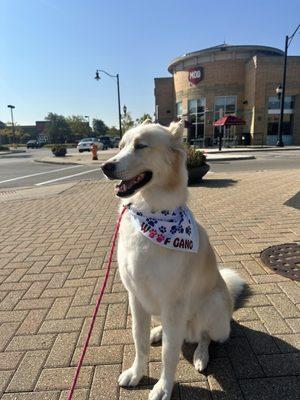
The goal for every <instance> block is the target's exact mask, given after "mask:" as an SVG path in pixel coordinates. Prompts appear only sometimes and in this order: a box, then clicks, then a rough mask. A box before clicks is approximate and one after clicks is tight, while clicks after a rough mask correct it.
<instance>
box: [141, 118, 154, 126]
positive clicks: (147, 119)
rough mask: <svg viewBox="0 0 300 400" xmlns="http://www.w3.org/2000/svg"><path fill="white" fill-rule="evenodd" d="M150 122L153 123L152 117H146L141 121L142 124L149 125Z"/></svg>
mask: <svg viewBox="0 0 300 400" xmlns="http://www.w3.org/2000/svg"><path fill="white" fill-rule="evenodd" d="M149 124H152V121H151V119H150V118H146V119H145V120H144V121H143V122H142V123H141V125H149Z"/></svg>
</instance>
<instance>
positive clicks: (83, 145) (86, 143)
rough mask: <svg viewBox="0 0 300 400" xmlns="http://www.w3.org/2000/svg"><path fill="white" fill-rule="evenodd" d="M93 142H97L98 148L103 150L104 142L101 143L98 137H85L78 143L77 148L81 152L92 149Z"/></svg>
mask: <svg viewBox="0 0 300 400" xmlns="http://www.w3.org/2000/svg"><path fill="white" fill-rule="evenodd" d="M92 144H95V145H96V146H97V149H98V150H103V148H104V146H103V143H101V142H100V141H99V140H98V139H97V138H84V139H81V140H80V142H79V143H78V145H77V149H78V151H79V153H82V152H83V151H90V150H91V145H92Z"/></svg>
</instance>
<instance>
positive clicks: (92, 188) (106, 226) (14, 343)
mask: <svg viewBox="0 0 300 400" xmlns="http://www.w3.org/2000/svg"><path fill="white" fill-rule="evenodd" d="M299 187H300V175H299V171H296V170H295V171H272V172H263V171H261V172H260V171H258V172H254V173H235V174H233V173H232V174H226V175H225V174H211V175H209V176H208V178H207V179H206V180H205V182H203V184H202V185H200V186H199V187H193V188H191V189H190V200H189V203H190V206H191V208H192V210H193V211H194V213H195V215H196V217H197V218H198V219H199V221H201V223H202V224H203V225H204V226H205V227H206V229H207V230H208V232H209V235H210V238H211V241H212V244H213V245H214V248H215V251H216V253H217V257H218V259H219V263H220V265H221V266H230V267H231V268H233V269H235V270H237V271H238V272H239V273H240V274H241V276H242V277H243V278H244V279H245V280H246V282H247V283H248V285H249V292H251V295H250V296H248V297H247V298H246V299H244V301H242V302H241V304H240V308H239V309H237V310H236V312H235V313H234V321H233V322H232V334H231V338H230V340H228V341H227V342H226V343H225V344H224V345H217V344H213V345H211V347H210V363H209V366H208V369H207V371H206V372H205V373H204V374H199V373H197V372H196V371H195V370H194V368H193V366H192V363H191V360H192V354H193V353H192V352H193V349H194V347H193V346H188V345H184V346H183V349H182V355H181V359H180V363H179V366H178V369H177V375H176V382H177V383H176V385H175V387H174V392H173V397H172V399H174V400H175V399H181V400H188V399H203V400H206V399H210V400H219V399H222V400H223V399H228V400H229V399H230V400H234V399H244V400H256V399H257V400H258V399H259V400H261V399H264V400H269V399H270V400H271V399H272V400H276V399H282V398H283V399H285V400H286V399H293V400H295V399H297V398H300V394H299V380H298V381H297V376H298V375H299V372H300V371H299V365H300V363H299V352H297V348H299V342H300V338H299V337H300V310H299V305H300V290H299V282H298V283H297V282H295V281H291V280H288V279H287V278H285V277H283V276H280V275H276V274H274V273H273V272H272V271H271V270H269V269H267V268H266V267H265V266H264V265H263V264H262V263H261V261H260V258H259V253H260V251H261V250H263V249H264V248H266V247H268V246H270V245H273V244H279V243H287V242H293V241H298V242H300V212H299V210H296V209H294V208H291V207H287V206H285V205H284V203H285V202H286V201H287V200H288V199H289V198H291V197H292V196H294V195H295V193H296V192H297V191H298V190H299ZM117 205H118V201H117V200H116V199H115V198H114V196H113V184H111V183H107V182H105V181H100V182H94V181H91V182H89V181H88V182H79V183H78V184H76V185H75V186H73V187H70V188H69V189H67V190H65V191H64V192H63V193H60V194H57V195H53V194H52V195H50V196H45V197H43V198H36V199H19V200H11V201H7V202H2V203H1V207H0V218H1V224H0V397H1V398H2V399H3V400H29V399H30V400H63V399H66V398H67V390H68V388H69V386H70V383H71V379H72V376H73V373H74V369H75V365H76V362H77V360H78V356H79V352H80V349H81V346H82V344H83V340H84V337H85V334H86V331H87V327H88V324H89V321H90V319H91V315H92V311H93V307H94V304H95V301H96V296H97V293H98V290H99V288H100V286H101V282H102V279H103V276H104V266H105V261H106V260H107V257H108V251H109V246H110V244H111V240H112V234H113V229H114V223H115V220H116V211H117ZM116 267H117V266H116V261H114V264H113V269H112V273H111V276H110V279H109V283H108V289H107V292H106V294H105V295H104V297H103V304H102V305H101V308H100V311H99V315H98V317H97V322H96V325H95V329H94V332H93V335H92V338H91V343H90V347H89V349H88V352H87V355H86V359H85V362H84V366H83V368H82V372H81V375H80V378H79V381H78V386H77V390H76V392H75V396H74V400H75V399H77V400H85V399H91V400H96V399H97V400H102V399H103V400H104V399H112V400H113V399H122V400H123V399H124V400H125V399H126V400H127V399H128V400H137V399H147V397H148V393H149V390H150V388H151V386H152V385H153V383H155V381H156V380H157V378H158V376H159V372H160V367H161V357H160V351H161V347H160V346H155V347H152V348H151V354H150V361H149V370H148V376H147V377H145V378H144V379H143V381H142V382H141V385H140V386H139V387H138V389H132V390H127V389H123V388H121V389H120V388H118V386H117V377H118V375H119V373H120V372H121V370H122V369H124V368H126V367H128V366H130V364H131V362H132V359H133V354H134V348H133V341H132V335H131V326H130V315H129V310H128V303H127V295H126V292H125V290H124V288H123V286H122V284H121V282H120V277H119V274H118V272H117V268H116ZM298 379H299V376H298ZM297 384H298V385H297ZM297 390H298V393H297Z"/></svg>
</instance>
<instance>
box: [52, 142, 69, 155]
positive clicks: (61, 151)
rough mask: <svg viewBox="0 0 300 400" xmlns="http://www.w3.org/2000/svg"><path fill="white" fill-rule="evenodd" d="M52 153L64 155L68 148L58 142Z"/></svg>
mask: <svg viewBox="0 0 300 400" xmlns="http://www.w3.org/2000/svg"><path fill="white" fill-rule="evenodd" d="M51 150H52V153H53V154H54V155H55V157H64V156H65V155H66V153H67V148H66V146H63V145H61V144H58V145H56V146H54V147H52V149H51Z"/></svg>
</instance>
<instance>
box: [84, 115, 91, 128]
mask: <svg viewBox="0 0 300 400" xmlns="http://www.w3.org/2000/svg"><path fill="white" fill-rule="evenodd" d="M84 118H85V119H86V120H87V122H88V124H89V126H90V116H89V115H85V116H84Z"/></svg>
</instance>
